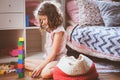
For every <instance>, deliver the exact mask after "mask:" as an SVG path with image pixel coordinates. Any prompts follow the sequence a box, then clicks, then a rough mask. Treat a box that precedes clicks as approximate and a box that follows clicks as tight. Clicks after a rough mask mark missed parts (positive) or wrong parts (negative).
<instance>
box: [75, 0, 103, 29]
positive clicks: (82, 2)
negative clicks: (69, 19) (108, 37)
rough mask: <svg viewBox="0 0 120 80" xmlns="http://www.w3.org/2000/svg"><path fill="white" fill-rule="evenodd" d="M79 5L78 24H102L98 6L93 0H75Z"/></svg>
mask: <svg viewBox="0 0 120 80" xmlns="http://www.w3.org/2000/svg"><path fill="white" fill-rule="evenodd" d="M77 3H78V6H79V25H80V26H83V27H84V26H86V25H87V26H93V25H103V20H102V17H101V15H100V11H99V8H98V6H97V4H96V3H95V1H94V0H77Z"/></svg>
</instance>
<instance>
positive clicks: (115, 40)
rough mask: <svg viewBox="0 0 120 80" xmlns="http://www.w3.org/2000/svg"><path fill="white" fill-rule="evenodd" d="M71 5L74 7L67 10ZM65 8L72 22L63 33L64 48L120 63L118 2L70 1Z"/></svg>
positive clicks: (119, 13) (119, 11)
mask: <svg viewBox="0 0 120 80" xmlns="http://www.w3.org/2000/svg"><path fill="white" fill-rule="evenodd" d="M76 1H77V2H76ZM71 2H72V3H73V2H74V4H72V5H74V6H75V4H77V6H76V7H70V3H71ZM67 8H69V9H68V10H67V12H68V15H69V16H70V18H71V22H72V24H71V22H69V23H70V24H71V25H69V26H67V29H66V31H67V34H68V43H67V45H68V46H69V47H70V48H72V49H73V50H76V51H77V52H80V53H83V54H85V55H89V56H94V57H97V58H102V59H108V60H111V61H120V2H115V1H111V0H109V1H106V0H104V1H101V0H70V1H69V2H67ZM115 11H116V12H115ZM73 14H74V15H75V17H74V16H73ZM76 18H78V19H79V21H78V19H76ZM77 21H78V22H77ZM73 23H74V24H73Z"/></svg>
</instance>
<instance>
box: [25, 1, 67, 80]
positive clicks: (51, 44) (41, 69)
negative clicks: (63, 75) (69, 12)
mask: <svg viewBox="0 0 120 80" xmlns="http://www.w3.org/2000/svg"><path fill="white" fill-rule="evenodd" d="M34 15H35V17H36V19H37V21H38V23H39V26H40V29H42V30H45V31H46V32H47V38H46V45H45V49H46V53H45V55H44V57H43V58H44V59H43V60H31V59H27V58H26V59H25V68H26V69H29V70H33V73H32V77H38V76H39V75H40V76H41V77H42V78H52V74H53V70H54V66H55V65H56V64H57V63H58V61H59V59H60V58H61V57H62V56H64V55H66V53H67V49H66V42H67V35H66V33H65V30H64V28H63V26H62V22H63V17H62V13H61V11H60V6H59V5H58V3H57V2H52V1H44V2H42V3H40V5H39V6H38V8H37V9H36V10H35V12H34Z"/></svg>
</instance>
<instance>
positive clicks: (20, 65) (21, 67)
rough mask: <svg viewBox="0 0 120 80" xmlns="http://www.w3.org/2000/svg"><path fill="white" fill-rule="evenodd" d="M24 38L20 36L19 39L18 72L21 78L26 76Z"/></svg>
mask: <svg viewBox="0 0 120 80" xmlns="http://www.w3.org/2000/svg"><path fill="white" fill-rule="evenodd" d="M24 57H25V55H24V38H23V37H20V38H19V40H18V68H17V73H18V77H19V78H23V77H24Z"/></svg>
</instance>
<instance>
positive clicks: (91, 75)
mask: <svg viewBox="0 0 120 80" xmlns="http://www.w3.org/2000/svg"><path fill="white" fill-rule="evenodd" d="M97 78H98V73H97V71H96V68H95V65H94V63H93V64H92V66H91V68H90V70H89V71H88V72H87V73H85V74H82V75H77V76H70V75H67V74H66V73H64V72H63V71H61V70H60V69H59V68H58V67H57V66H56V67H55V68H54V72H53V79H54V80H96V79H97Z"/></svg>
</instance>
